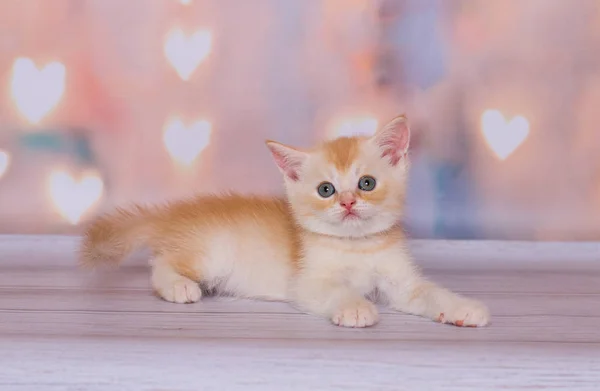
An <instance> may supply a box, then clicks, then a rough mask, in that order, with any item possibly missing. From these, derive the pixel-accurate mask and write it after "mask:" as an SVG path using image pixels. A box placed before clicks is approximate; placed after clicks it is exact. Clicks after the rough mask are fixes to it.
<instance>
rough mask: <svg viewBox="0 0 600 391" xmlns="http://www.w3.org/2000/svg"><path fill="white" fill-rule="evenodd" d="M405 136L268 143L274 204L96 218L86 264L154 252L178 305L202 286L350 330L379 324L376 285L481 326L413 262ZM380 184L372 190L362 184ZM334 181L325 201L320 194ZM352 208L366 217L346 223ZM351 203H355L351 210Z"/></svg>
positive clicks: (156, 279)
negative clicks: (143, 249)
mask: <svg viewBox="0 0 600 391" xmlns="http://www.w3.org/2000/svg"><path fill="white" fill-rule="evenodd" d="M409 137H410V132H409V128H408V125H407V123H406V119H405V118H404V117H397V118H395V119H394V120H392V121H391V122H390V123H389V124H387V125H386V126H385V127H383V128H382V129H381V130H379V131H378V132H377V133H376V134H375V135H374V136H373V137H369V138H368V137H353V138H339V139H335V140H332V141H328V142H325V143H323V144H321V145H319V146H317V147H316V148H314V149H312V150H307V151H302V150H299V149H294V148H291V147H288V146H285V145H282V144H279V143H276V142H272V141H268V142H267V146H268V147H269V149H270V150H271V153H272V154H273V157H274V159H275V162H276V163H277V166H278V167H279V169H280V171H281V172H282V173H283V177H284V181H285V186H286V192H287V202H286V201H285V200H283V199H278V198H260V197H242V196H237V195H229V196H222V197H217V196H200V197H197V198H194V199H192V200H189V201H180V202H175V203H172V204H169V205H166V206H160V207H142V206H135V207H133V208H130V209H118V210H117V211H115V212H113V213H111V214H108V215H104V216H101V217H100V218H99V219H98V220H96V221H95V222H94V223H93V224H92V225H91V227H90V228H89V229H88V231H87V232H86V235H85V238H84V241H83V244H82V249H81V260H82V262H83V263H84V264H87V265H95V264H97V263H101V262H112V263H118V262H119V261H121V260H122V258H124V257H125V256H126V255H127V254H128V253H129V252H130V251H131V250H133V249H134V248H136V247H138V246H142V245H146V246H148V247H150V248H151V249H152V250H153V253H154V258H153V262H152V286H153V287H154V290H155V291H156V293H157V294H158V295H159V296H161V297H162V298H163V299H165V300H167V301H171V302H176V303H190V302H196V301H198V300H200V298H201V296H202V291H201V290H200V287H199V284H200V285H202V286H203V287H205V288H207V289H212V290H216V291H217V292H219V293H227V294H231V295H234V296H237V297H247V298H258V299H264V300H280V301H289V302H291V303H293V304H294V305H296V306H297V307H298V308H300V309H301V310H303V311H306V312H308V313H312V314H316V315H319V316H322V317H326V318H328V319H330V320H331V321H332V322H333V323H334V324H336V325H340V326H347V327H365V326H370V325H373V324H375V323H376V322H377V318H378V314H377V308H376V307H375V305H374V304H373V303H372V302H371V301H369V299H368V297H369V294H371V293H373V292H374V291H375V290H377V291H378V292H379V293H381V294H382V295H383V296H384V297H385V299H386V301H387V302H388V303H389V305H390V306H391V307H392V308H394V309H396V310H398V311H402V312H406V313H410V314H416V315H421V316H425V317H428V318H430V319H433V320H435V321H438V322H444V323H452V324H455V325H458V326H484V325H486V324H487V323H488V322H489V318H490V316H489V312H488V310H487V308H486V307H485V306H484V305H483V304H482V303H480V302H478V301H475V300H471V299H467V298H465V297H462V296H459V295H457V294H454V293H452V292H450V291H448V290H446V289H444V288H441V287H439V286H437V285H435V284H433V283H431V282H428V281H426V280H425V279H423V277H422V276H421V275H420V274H419V272H418V271H417V269H416V268H415V266H414V265H413V263H412V262H411V260H410V257H409V254H408V252H407V249H406V243H405V238H404V235H403V233H402V229H401V227H400V226H399V225H398V221H399V220H400V218H401V216H402V212H403V202H404V198H405V188H406V179H407V173H408V157H407V151H408V144H409ZM364 175H370V176H372V177H374V178H375V179H376V181H377V182H376V186H375V188H374V189H373V190H372V191H364V190H360V189H359V188H358V186H357V184H358V182H359V179H360V178H361V177H362V176H364ZM323 181H327V182H331V183H332V184H333V185H334V186H335V188H336V192H335V193H334V194H333V195H332V196H330V197H328V198H323V197H321V196H320V195H319V193H318V191H317V188H318V186H319V184H321V183H322V182H323ZM340 202H345V203H346V204H347V206H348V205H350V204H351V203H352V202H355V204H354V206H353V207H351V209H352V210H353V211H354V212H355V213H356V214H357V215H358V216H359V217H354V218H352V217H350V218H347V217H346V218H345V217H344V216H345V208H344V207H343V206H342V205H341V204H340ZM348 202H350V204H348Z"/></svg>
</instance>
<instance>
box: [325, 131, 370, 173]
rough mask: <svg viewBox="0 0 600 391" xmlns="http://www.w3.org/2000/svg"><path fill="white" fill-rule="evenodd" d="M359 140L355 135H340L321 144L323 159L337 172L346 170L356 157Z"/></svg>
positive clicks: (358, 150) (358, 149)
mask: <svg viewBox="0 0 600 391" xmlns="http://www.w3.org/2000/svg"><path fill="white" fill-rule="evenodd" d="M360 141H361V140H360V139H358V138H357V137H341V138H337V139H335V140H331V141H329V142H327V143H325V144H323V151H324V154H325V159H327V161H328V162H329V163H331V164H333V165H334V167H335V168H336V170H337V171H338V172H339V173H344V172H346V171H348V169H350V167H351V166H352V164H353V163H354V162H355V161H356V159H357V158H358V155H359V152H360Z"/></svg>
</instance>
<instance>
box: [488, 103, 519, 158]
mask: <svg viewBox="0 0 600 391" xmlns="http://www.w3.org/2000/svg"><path fill="white" fill-rule="evenodd" d="M481 130H482V132H483V136H484V138H485V141H486V143H487V144H488V146H489V147H490V149H491V150H492V151H493V152H494V154H495V155H496V156H497V157H498V158H499V159H500V160H505V159H506V158H508V157H509V156H510V155H511V154H512V153H513V152H514V151H515V150H516V149H517V148H518V147H519V146H520V145H521V144H522V143H523V142H524V141H525V139H527V136H528V135H529V121H527V119H526V118H525V117H523V116H520V115H519V116H515V117H513V118H511V119H510V120H506V118H505V117H504V115H503V114H502V113H501V112H500V111H498V110H486V111H485V112H484V113H483V114H482V116H481Z"/></svg>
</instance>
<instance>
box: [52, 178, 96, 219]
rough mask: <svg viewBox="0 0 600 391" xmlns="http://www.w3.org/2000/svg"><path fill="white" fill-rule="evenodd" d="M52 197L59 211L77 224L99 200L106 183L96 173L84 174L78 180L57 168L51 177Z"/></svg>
mask: <svg viewBox="0 0 600 391" xmlns="http://www.w3.org/2000/svg"><path fill="white" fill-rule="evenodd" d="M49 186H50V198H51V199H52V202H53V203H54V206H55V207H56V209H57V211H58V213H60V215H61V216H63V217H64V218H65V219H66V220H67V221H68V222H69V223H71V224H73V225H75V224H77V223H78V222H79V221H80V220H81V217H82V216H83V215H84V214H85V213H86V212H87V211H88V210H89V209H90V208H91V207H92V206H93V205H94V204H96V203H97V202H98V200H99V199H100V197H101V196H102V192H103V191H104V183H103V182H102V179H101V178H100V176H99V175H97V174H95V173H89V174H84V175H82V176H81V177H80V179H79V180H76V179H75V178H74V177H73V176H72V175H71V174H69V173H68V172H66V171H64V170H55V171H53V172H52V173H51V174H50V177H49Z"/></svg>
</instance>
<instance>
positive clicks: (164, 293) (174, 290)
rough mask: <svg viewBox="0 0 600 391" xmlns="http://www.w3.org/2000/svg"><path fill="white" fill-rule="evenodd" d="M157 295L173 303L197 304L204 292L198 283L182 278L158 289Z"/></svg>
mask: <svg viewBox="0 0 600 391" xmlns="http://www.w3.org/2000/svg"><path fill="white" fill-rule="evenodd" d="M156 291H157V293H158V294H159V295H160V297H162V298H163V299H165V300H166V301H170V302H171V303H180V304H185V303H195V302H197V301H198V300H200V298H201V297H202V290H201V289H200V286H199V285H198V283H196V282H194V281H192V280H190V279H187V278H181V279H177V280H175V281H173V282H172V283H170V284H169V286H164V287H160V288H157V289H156Z"/></svg>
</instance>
